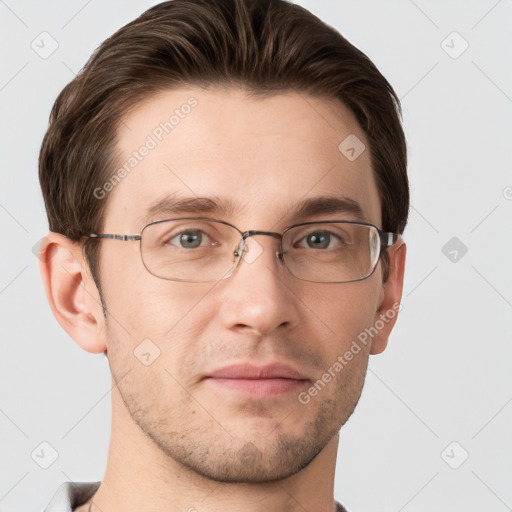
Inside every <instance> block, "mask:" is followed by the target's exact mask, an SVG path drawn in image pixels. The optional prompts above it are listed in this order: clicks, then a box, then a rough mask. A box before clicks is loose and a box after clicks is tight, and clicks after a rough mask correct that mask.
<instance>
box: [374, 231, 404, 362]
mask: <svg viewBox="0 0 512 512" xmlns="http://www.w3.org/2000/svg"><path fill="white" fill-rule="evenodd" d="M388 251H389V277H388V280H387V282H386V283H384V284H383V285H382V290H381V293H380V298H379V306H378V308H377V311H376V314H375V319H374V323H373V326H374V328H375V330H376V331H377V333H376V334H375V335H374V337H373V338H372V346H371V349H370V354H380V353H381V352H383V351H384V349H385V348H386V346H387V344H388V339H389V335H390V334H391V331H392V330H393V327H394V325H395V322H396V319H397V318H398V311H399V310H400V309H401V307H400V300H401V299H402V290H403V284H404V271H405V255H406V252H407V247H406V245H405V242H404V241H403V240H402V239H400V240H399V241H398V242H397V243H396V244H395V245H393V246H392V247H391V248H390V249H388Z"/></svg>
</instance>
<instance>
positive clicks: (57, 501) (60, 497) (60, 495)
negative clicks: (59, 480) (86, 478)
mask: <svg viewBox="0 0 512 512" xmlns="http://www.w3.org/2000/svg"><path fill="white" fill-rule="evenodd" d="M100 483H101V481H99V482H64V483H63V484H61V485H60V486H59V487H58V489H57V491H56V492H55V494H54V495H53V498H52V499H51V501H50V503H48V505H47V506H46V508H45V509H44V511H43V512H73V510H74V509H75V508H76V507H79V506H80V505H82V504H83V503H85V502H86V501H87V500H88V499H89V498H90V497H91V496H92V495H93V494H94V493H95V492H96V491H97V490H98V487H99V486H100Z"/></svg>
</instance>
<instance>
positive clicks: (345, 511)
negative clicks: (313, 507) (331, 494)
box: [334, 501, 350, 512]
mask: <svg viewBox="0 0 512 512" xmlns="http://www.w3.org/2000/svg"><path fill="white" fill-rule="evenodd" d="M334 503H336V512H350V511H349V510H348V509H346V508H345V507H344V506H343V505H342V504H341V503H339V502H338V501H335V502H334Z"/></svg>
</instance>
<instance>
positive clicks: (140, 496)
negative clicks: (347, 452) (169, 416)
mask: <svg viewBox="0 0 512 512" xmlns="http://www.w3.org/2000/svg"><path fill="white" fill-rule="evenodd" d="M338 440H339V437H338V435H335V436H334V437H333V438H332V439H331V440H330V441H329V443H328V444H327V445H326V446H325V447H324V449H323V450H322V451H321V452H320V453H319V454H318V455H317V456H316V457H315V459H314V460H313V461H312V462H311V463H310V464H309V465H308V466H306V467H305V468H304V469H302V470H301V471H299V472H298V473H296V474H295V475H292V476H290V477H288V478H285V479H283V480H279V481H274V482H264V483H222V482H216V481H213V480H210V479H208V478H205V477H203V476H201V475H199V474H198V473H196V472H194V471H191V470H190V469H188V468H186V467H184V466H183V465H181V464H179V463H178V462H176V461H175V460H173V459H172V458H170V457H169V456H168V455H167V454H165V453H164V452H162V451H161V450H160V449H159V447H158V446H157V445H156V444H155V443H154V442H153V441H152V440H151V439H149V438H148V437H147V436H146V435H145V434H144V432H143V431H142V430H141V429H140V427H139V426H138V425H137V424H136V423H135V422H134V421H133V420H132V418H131V416H130V414H129V413H128V411H127V410H126V407H125V405H124V402H123V400H122V398H121V396H120V395H119V392H118V390H117V387H116V386H114V387H113V391H112V427H111V437H110V446H109V452H108V459H107V467H106V471H105V475H104V478H103V480H102V482H101V485H100V487H99V489H98V491H97V492H96V494H95V495H94V496H93V498H92V500H91V502H90V503H89V502H88V507H89V506H90V510H91V512H100V511H101V512H114V511H117V510H123V512H139V511H140V510H144V511H145V512H153V511H155V512H156V511H159V512H160V511H162V510H166V511H169V512H171V511H173V512H174V511H180V512H183V511H188V512H201V511H203V510H223V511H225V512H235V511H239V510H242V509H243V510H246V511H247V512H259V511H268V510H273V511H276V512H279V511H283V512H284V511H287V512H295V511H297V512H298V511H301V512H303V511H304V510H316V511H319V512H333V511H334V510H335V505H334V494H333V492H334V470H335V465H336V455H337V447H338Z"/></svg>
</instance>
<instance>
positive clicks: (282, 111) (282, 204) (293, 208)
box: [105, 87, 380, 232]
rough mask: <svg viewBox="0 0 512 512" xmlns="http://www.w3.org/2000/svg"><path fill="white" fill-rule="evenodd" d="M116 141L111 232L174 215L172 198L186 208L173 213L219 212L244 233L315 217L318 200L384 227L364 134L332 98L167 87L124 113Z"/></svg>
mask: <svg viewBox="0 0 512 512" xmlns="http://www.w3.org/2000/svg"><path fill="white" fill-rule="evenodd" d="M117 138H118V161H117V166H116V168H115V169H114V170H113V174H112V176H111V178H110V179H109V180H108V181H109V182H110V184H109V185H107V187H106V188H107V189H108V191H107V197H108V203H107V208H106V213H105V227H106V228H109V229H116V230H130V231H135V232H137V231H140V229H141V228H142V227H143V225H145V224H147V223H148V222H150V221H152V220H157V218H166V217H167V218H169V216H172V214H173V210H171V208H170V206H172V205H176V202H177V201H179V202H180V204H181V206H183V205H185V206H184V208H183V209H182V210H180V211H179V212H178V211H177V213H180V214H181V213H185V212H187V213H189V214H192V213H194V212H197V213H198V214H199V215H202V214H203V213H208V214H210V213H211V214H212V215H213V214H215V213H217V215H216V217H217V218H222V219H224V220H228V221H232V222H238V223H239V227H240V228H242V229H265V228H269V227H270V226H272V228H276V227H277V225H276V223H281V224H282V226H281V227H286V225H289V224H290V223H292V222H294V221H301V220H302V219H304V220H307V218H304V216H305V215H306V216H307V215H310V214H312V213H314V212H315V211H316V212H317V213H321V212H322V211H323V210H322V207H321V204H320V203H321V202H322V201H321V200H319V198H323V200H325V201H326V202H327V203H329V201H330V204H328V205H327V206H326V211H327V210H329V209H330V210H331V211H332V212H333V213H334V212H336V211H338V210H337V209H336V208H337V207H339V206H340V203H344V204H345V205H348V207H347V208H346V211H345V212H344V213H343V212H341V211H340V215H338V217H340V218H345V217H346V218H351V219H352V220H365V221H367V222H372V223H374V224H377V225H380V201H379V197H378V192H377V188H376V184H375V179H374V176H373V171H372V169H371V162H370V151H369V145H368V141H367V138H366V136H365V134H364V132H363V131H362V129H361V128H360V126H359V125H358V123H357V121H356V119H355V117H354V115H353V114H352V113H351V112H350V110H349V109H348V108H346V107H345V106H344V105H343V104H342V103H341V102H339V101H337V100H335V99H320V98H316V97H312V96H309V95H306V94H298V93H292V92H290V93H279V94H276V95H274V96H271V97H266V98H264V99H261V98H253V97H250V96H248V95H247V93H246V92H244V91H243V90H241V89H236V88H231V89H210V90H201V89H199V88H193V87H191V88H183V89H177V90H169V91H164V92H161V93H158V94H157V95H155V96H153V97H151V98H149V99H148V100H146V101H144V102H142V103H140V104H138V105H137V106H136V108H134V109H132V110H131V111H130V112H129V113H127V115H126V116H125V118H124V119H123V122H122V123H121V125H120V127H119V130H118V133H117ZM340 145H341V146H340ZM363 148H365V149H363ZM347 149H348V153H347ZM352 149H354V151H352ZM361 150H362V152H361V153H360V154H359V152H360V151H361ZM354 153H355V155H356V156H357V158H355V159H354V158H353V157H354ZM358 154H359V155H358ZM331 199H335V200H334V201H332V200H331ZM315 201H316V203H315ZM309 203H315V204H316V206H315V204H313V207H312V208H309V209H308V205H309V206H311V204H309ZM186 204H188V211H187V206H186ZM201 204H202V205H203V206H201ZM319 204H320V207H318V205H319ZM205 205H206V206H205ZM350 205H352V206H350ZM203 207H204V209H202V208H203ZM358 207H359V209H360V210H361V211H360V212H357V209H358ZM315 208H316V209H315ZM338 209H339V208H338ZM341 210H343V204H341ZM358 213H359V215H358ZM166 214H167V215H166ZM214 216H215V215H214ZM299 216H301V219H300V220H299ZM240 223H242V224H240Z"/></svg>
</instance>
